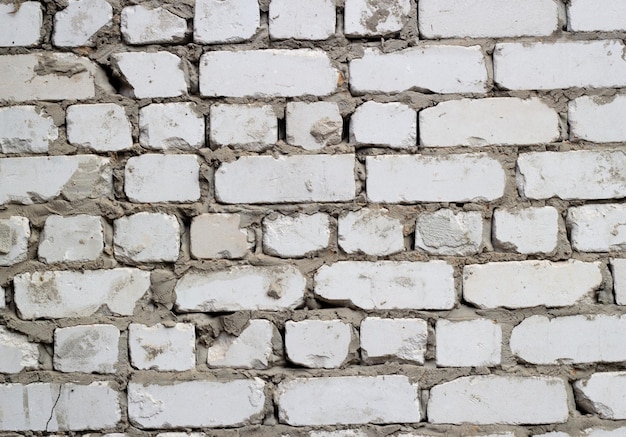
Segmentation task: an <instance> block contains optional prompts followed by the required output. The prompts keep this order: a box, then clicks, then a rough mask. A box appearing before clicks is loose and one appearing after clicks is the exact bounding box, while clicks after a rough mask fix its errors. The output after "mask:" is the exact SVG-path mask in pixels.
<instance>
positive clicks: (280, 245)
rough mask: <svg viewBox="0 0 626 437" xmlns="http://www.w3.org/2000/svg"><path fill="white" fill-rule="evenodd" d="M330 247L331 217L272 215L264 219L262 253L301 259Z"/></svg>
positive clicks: (320, 214) (318, 214)
mask: <svg viewBox="0 0 626 437" xmlns="http://www.w3.org/2000/svg"><path fill="white" fill-rule="evenodd" d="M329 244H330V217H329V216H328V214H324V213H315V214H311V215H309V214H295V215H293V216H290V215H282V214H277V215H270V216H267V217H265V218H264V219H263V251H264V252H265V253H267V254H270V255H276V256H280V257H282V258H298V257H303V256H307V255H309V254H311V253H313V252H317V251H318V250H323V249H326V248H327V247H328V245H329Z"/></svg>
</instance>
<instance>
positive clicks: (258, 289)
mask: <svg viewBox="0 0 626 437" xmlns="http://www.w3.org/2000/svg"><path fill="white" fill-rule="evenodd" d="M305 286H306V279H305V278H304V276H303V275H302V273H300V271H298V270H297V269H296V268H295V267H292V266H280V267H253V266H238V267H232V268H230V269H228V270H223V271H217V272H206V273H188V274H186V275H184V276H183V277H182V278H181V279H180V280H179V281H178V283H177V284H176V287H175V289H174V291H175V292H176V305H177V307H178V309H179V310H180V311H185V312H223V311H240V310H279V309H292V308H295V307H297V306H298V305H300V304H301V303H302V302H303V299H304V291H305Z"/></svg>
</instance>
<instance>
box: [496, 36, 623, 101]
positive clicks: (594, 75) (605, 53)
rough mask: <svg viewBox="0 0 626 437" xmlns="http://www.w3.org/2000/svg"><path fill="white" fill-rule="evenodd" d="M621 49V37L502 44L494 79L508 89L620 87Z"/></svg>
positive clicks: (621, 83) (497, 50)
mask: <svg viewBox="0 0 626 437" xmlns="http://www.w3.org/2000/svg"><path fill="white" fill-rule="evenodd" d="M622 50H624V43H623V42H622V41H619V40H603V41H559V42H534V43H528V42H525V43H499V44H496V48H495V50H494V52H493V62H494V71H495V73H494V74H495V76H494V80H495V82H496V84H497V85H499V86H500V87H502V88H505V89H509V90H549V89H558V88H574V87H580V88H582V87H586V88H605V87H608V88H618V87H622V86H624V85H626V60H625V59H624V58H622ZM598 71H602V74H598Z"/></svg>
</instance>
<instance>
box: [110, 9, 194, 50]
mask: <svg viewBox="0 0 626 437" xmlns="http://www.w3.org/2000/svg"><path fill="white" fill-rule="evenodd" d="M120 28H121V32H122V35H123V36H124V40H125V41H126V42H127V43H128V44H154V43H170V42H172V43H176V42H181V41H182V40H183V39H184V38H185V33H187V21H185V19H184V18H182V17H179V16H177V15H176V14H173V13H172V12H170V11H168V10H167V9H165V8H162V7H158V8H152V9H151V8H147V7H145V6H142V5H137V6H127V7H125V8H124V9H122V14H121V24H120Z"/></svg>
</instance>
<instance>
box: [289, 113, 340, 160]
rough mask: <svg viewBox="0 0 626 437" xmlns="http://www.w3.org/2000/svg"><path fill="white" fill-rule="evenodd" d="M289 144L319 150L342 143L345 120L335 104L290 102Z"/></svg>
mask: <svg viewBox="0 0 626 437" xmlns="http://www.w3.org/2000/svg"><path fill="white" fill-rule="evenodd" d="M286 119H287V123H286V124H287V142H288V143H289V144H291V145H294V146H300V147H302V148H303V149H306V150H318V149H321V148H323V147H325V146H332V145H335V144H339V143H340V142H341V136H342V135H343V119H342V118H341V113H340V112H339V106H338V105H337V103H334V102H312V103H306V102H289V103H287V110H286Z"/></svg>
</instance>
